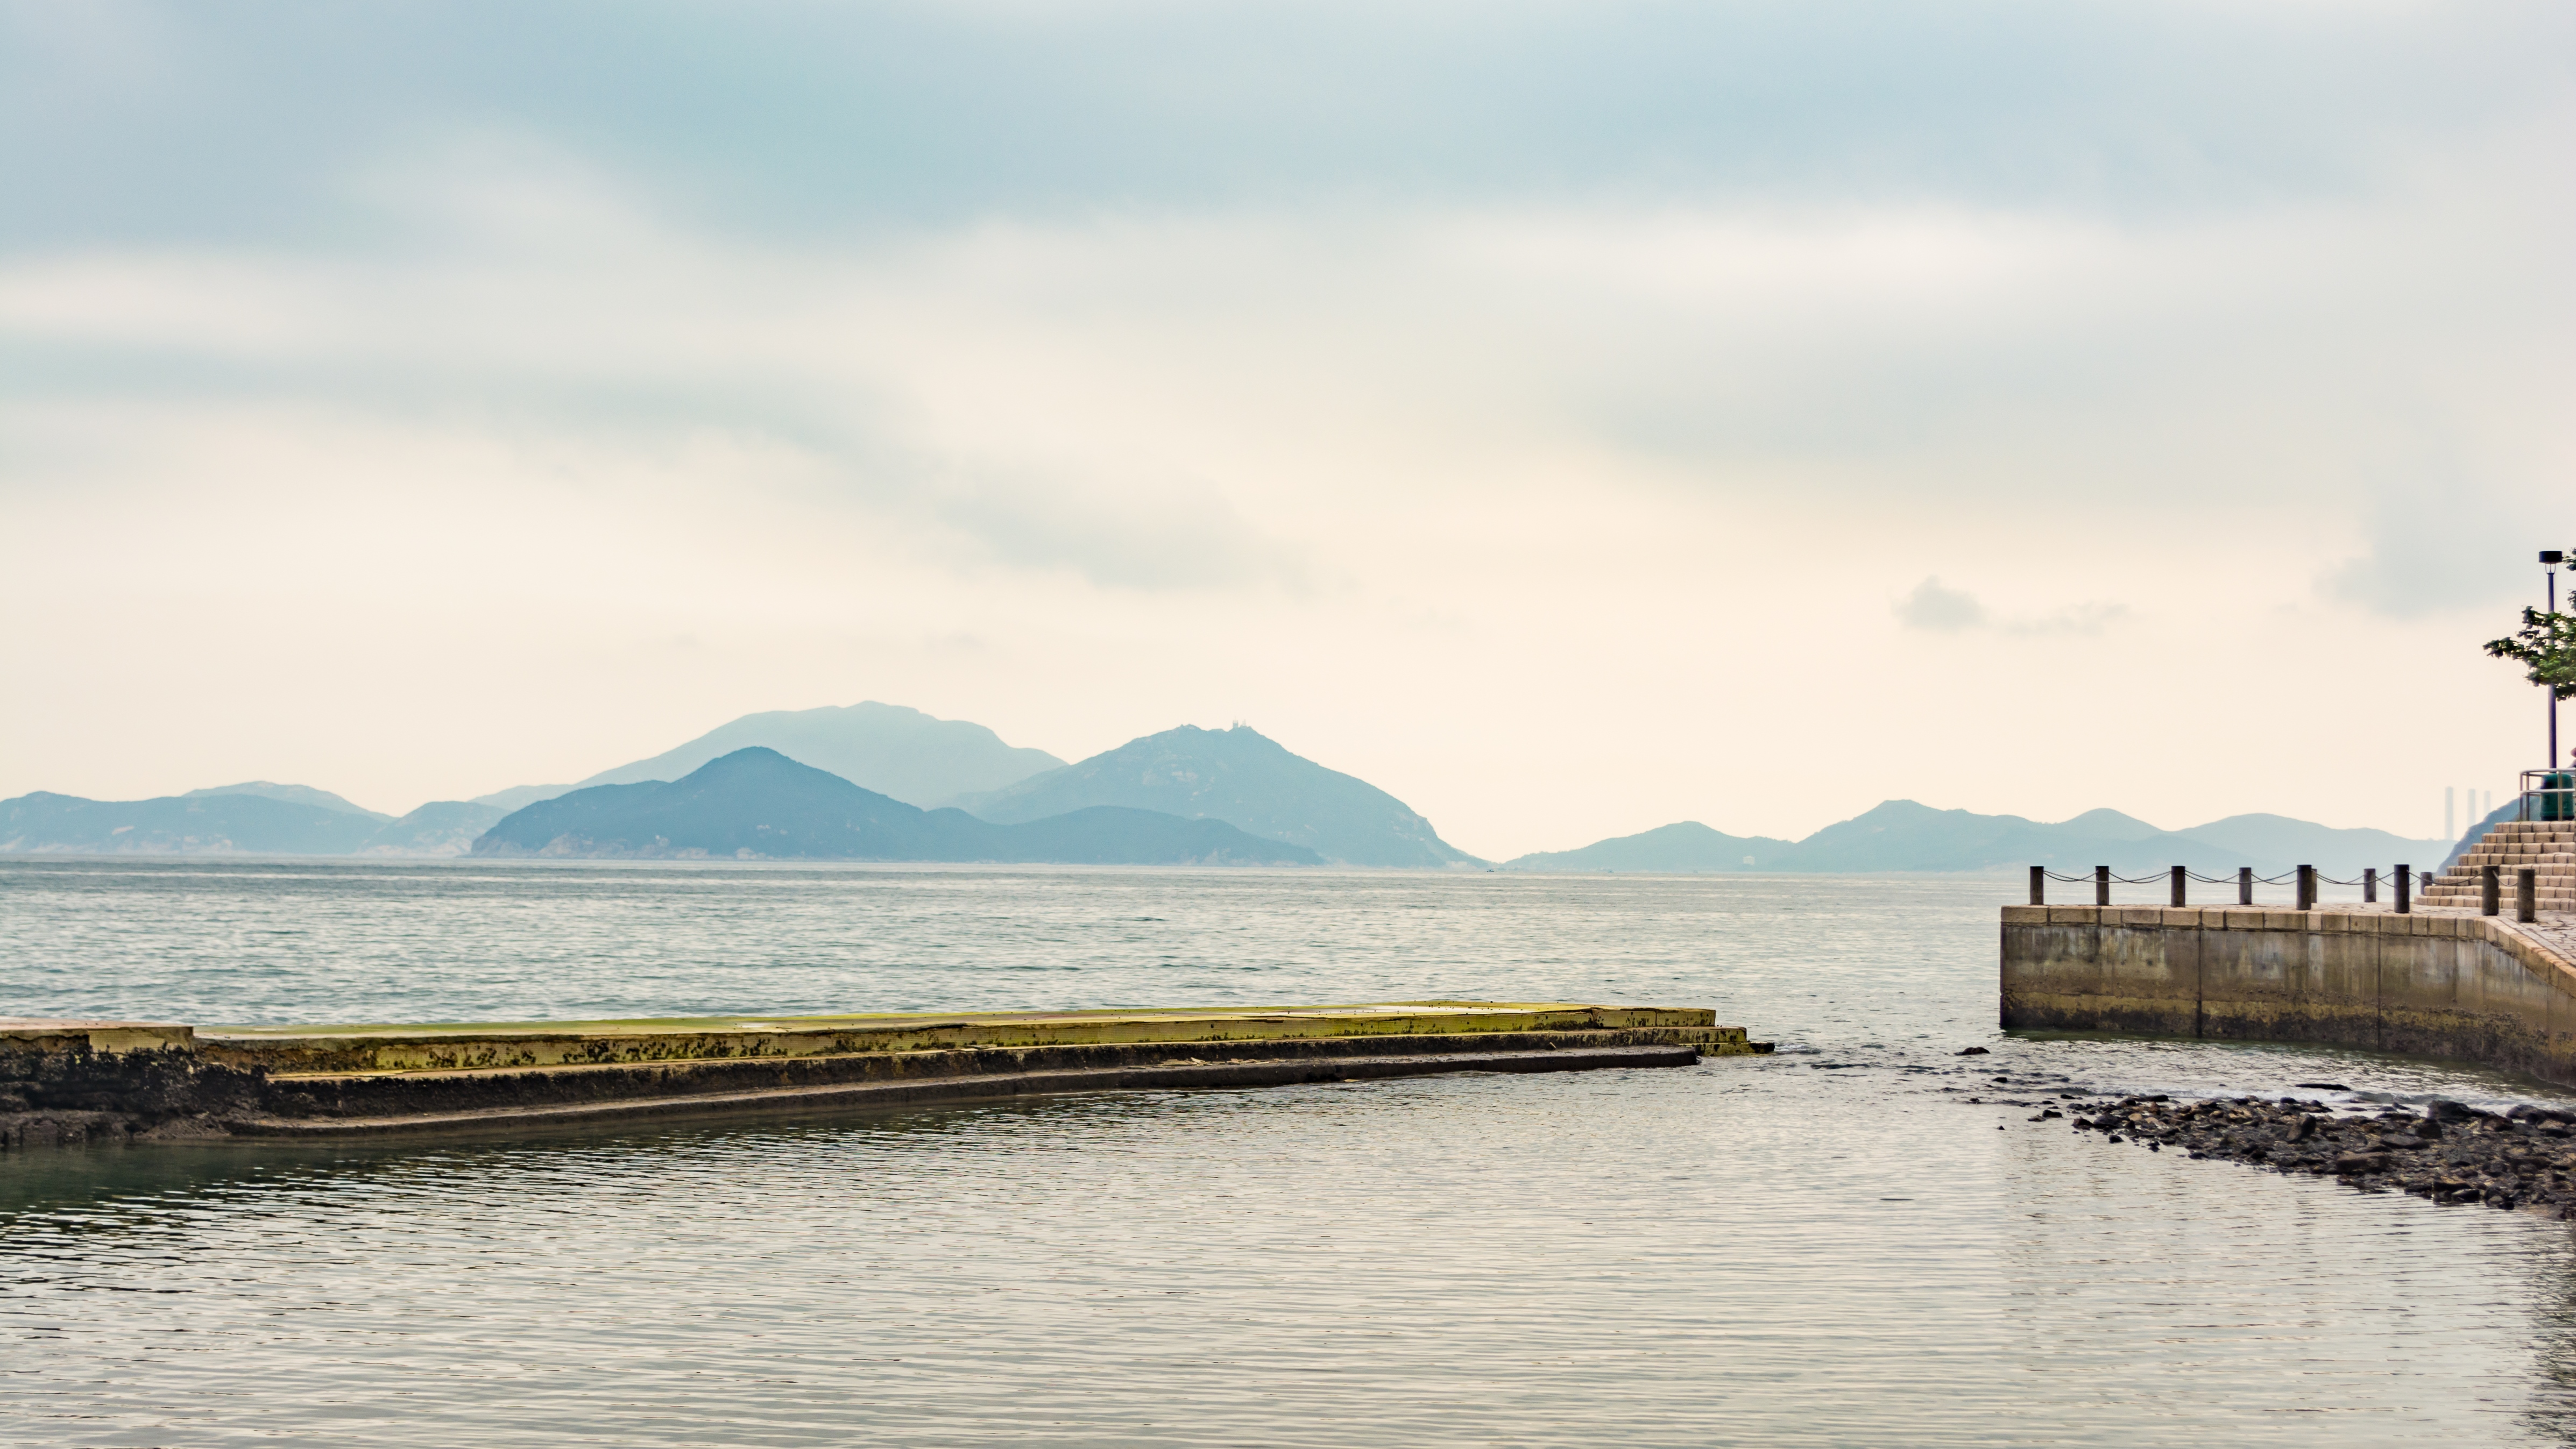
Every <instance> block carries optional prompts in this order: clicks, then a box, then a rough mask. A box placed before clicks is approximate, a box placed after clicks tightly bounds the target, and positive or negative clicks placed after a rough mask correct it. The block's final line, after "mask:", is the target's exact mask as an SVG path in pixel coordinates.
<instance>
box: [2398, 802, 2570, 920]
mask: <svg viewBox="0 0 2576 1449" xmlns="http://www.w3.org/2000/svg"><path fill="white" fill-rule="evenodd" d="M2490 865H2493V866H2501V867H2503V870H2502V871H2501V872H2500V874H2501V876H2502V880H2501V882H2500V885H2501V893H2500V895H2499V897H2498V904H2499V906H2501V907H2502V909H2503V911H2504V913H2505V914H2506V915H2508V916H2510V915H2512V914H2513V887H2514V872H2515V871H2517V870H2520V869H2521V868H2523V867H2524V866H2530V867H2533V868H2534V869H2536V870H2538V871H2539V872H2540V908H2541V909H2542V910H2544V911H2576V822H2570V821H2565V820H2508V821H2504V822H2502V823H2501V824H2498V825H2496V826H2494V827H2493V828H2491V829H2489V830H2488V831H2487V833H2486V834H2485V835H2484V836H2483V837H2481V838H2480V839H2479V841H2478V843H2477V844H2476V845H2475V846H2473V847H2472V848H2471V849H2470V850H2469V852H2468V854H2466V855H2463V856H2461V857H2460V858H2459V860H2458V861H2457V862H2456V863H2454V864H2453V865H2452V867H2451V868H2450V869H2449V870H2446V871H2444V872H2442V874H2441V876H2440V877H2439V878H2438V879H2436V880H2435V881H2434V882H2433V884H2431V885H2430V886H2427V887H2426V888H2425V890H2424V894H2423V896H2422V897H2421V899H2422V900H2423V902H2424V904H2426V905H2428V906H2466V907H2467V908H2469V909H2470V910H2473V911H2474V910H2476V909H2477V908H2478V873H2479V871H2480V870H2481V868H2483V867H2486V866H2490Z"/></svg>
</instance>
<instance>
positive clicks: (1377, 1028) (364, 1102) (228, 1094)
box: [0, 1001, 1770, 1149]
mask: <svg viewBox="0 0 2576 1449" xmlns="http://www.w3.org/2000/svg"><path fill="white" fill-rule="evenodd" d="M1769 1050H1770V1047H1769V1045H1768V1044H1767V1043H1761V1042H1754V1041H1751V1040H1748V1038H1747V1033H1746V1031H1745V1029H1744V1028H1742V1027H1733V1026H1720V1025H1718V1024H1717V1020H1716V1014H1715V1013H1714V1012H1711V1011H1708V1010H1705V1009H1700V1008H1688V1007H1652V1006H1599V1005H1582V1004H1575V1003H1566V1002H1497V1001H1405V1002H1384V1003H1373V1004H1363V1005H1348V1006H1282V1007H1254V1008H1178V1009H1150V1010H1101V1011H1002V1012H963V1013H957V1012H938V1013H864V1014H855V1015H834V1016H747V1017H697V1018H685V1019H654V1020H635V1021H580V1022H481V1023H475V1022H462V1023H441V1024H428V1025H359V1026H337V1027H221V1028H215V1027H204V1028H201V1027H194V1026H187V1025H179V1024H173V1023H156V1022H122V1021H55V1020H34V1019H23V1018H0V1149H17V1148H23V1147H28V1146H35V1145H41V1144H44V1143H49V1142H52V1143H60V1142H79V1141H90V1140H113V1139H122V1138H141V1139H145V1140H160V1141H169V1140H181V1139H187V1138H208V1137H233V1136H294V1137H311V1136H321V1135H338V1134H349V1133H377V1132H396V1131H418V1130H426V1129H466V1128H478V1129H495V1128H497V1129H507V1128H510V1127H512V1126H520V1125H530V1126H532V1125H538V1124H545V1123H555V1122H562V1121H572V1120H594V1119H602V1118H613V1117H627V1116H641V1115H657V1114H661V1115H667V1114H675V1113H682V1114H685V1113H709V1112H735V1111H743V1110H748V1109H756V1108H771V1109H776V1108H819V1107H834V1106H862V1105H886V1106H896V1105H905V1104H912V1103H926V1102H941V1101H965V1100H973V1099H979V1098H995V1097H1011V1096H1024V1095H1032V1094H1040V1093H1056V1092H1073V1091H1098V1090H1105V1089H1115V1088H1136V1087H1157V1088H1177V1087H1240V1086H1268V1085H1281V1084H1287V1083H1294V1082H1318V1081H1357V1080H1370V1079H1374V1078H1380V1077H1399V1076H1423V1075H1431V1074H1436V1073H1444V1072H1462V1071H1480V1072H1552V1071H1583V1070H1590V1069H1594V1068H1602V1067H1661V1066H1686V1065H1689V1064H1690V1063H1693V1062H1696V1061H1698V1060H1700V1059H1701V1058H1702V1057H1705V1056H1740V1055H1754V1054H1759V1053H1762V1052H1767V1051H1769Z"/></svg>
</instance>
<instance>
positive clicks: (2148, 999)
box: [2001, 904, 2576, 1085]
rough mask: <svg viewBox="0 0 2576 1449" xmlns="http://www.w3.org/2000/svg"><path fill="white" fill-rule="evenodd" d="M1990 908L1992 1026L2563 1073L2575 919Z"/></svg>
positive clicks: (2550, 1077)
mask: <svg viewBox="0 0 2576 1449" xmlns="http://www.w3.org/2000/svg"><path fill="white" fill-rule="evenodd" d="M2535 916H2536V918H2535V919H2534V920H2533V921H2530V922H2527V923H2526V922H2520V921H2515V920H2510V919H2507V918H2506V917H2504V916H2502V915H2485V914H2481V913H2479V912H2478V911H2474V910H2467V909H2461V908H2458V907H2453V906H2434V907H2431V908H2422V907H2419V908H2416V909H2414V910H2411V911H2408V912H2404V913H2400V912H2398V911H2396V910H2394V909H2392V908H2390V907H2389V906H2388V905H2384V904H2382V905H2350V906H2334V907H2325V908H2319V909H2314V910H2306V911H2292V910H2276V909H2271V908H2268V907H2253V906H2224V907H2221V906H2208V907H2179V908H2177V907H2162V906H2053V905H2041V906H2006V907H2005V908H2004V910H2003V969H2002V992H2001V998H2002V1000H2001V1006H2002V1011H2001V1016H2002V1023H2003V1025H2004V1026H2005V1027H2006V1028H2007V1029H2012V1030H2056V1031H2106V1032H2125V1033H2136V1034H2142V1035H2153V1036H2179V1037H2200V1038H2205V1039H2211V1040H2227V1041H2282V1042H2318V1043H2330V1044H2333V1045H2338V1046H2353V1047H2364V1048H2369V1049H2373V1050H2379V1051H2390V1052H2404V1053H2409V1054H2413V1055H2418V1056H2432V1057H2448V1058H2451V1059H2454V1060H2459V1061H2470V1062H2478V1063H2481V1064H2483V1065H2486V1066H2491V1067H2499V1068H2503V1069H2505V1070H2508V1071H2519V1072H2527V1073H2529V1074H2531V1075H2533V1076H2536V1077H2540V1078H2542V1079H2544V1080H2547V1081H2551V1082H2556V1083H2559V1084H2562V1085H2576V915H2569V914H2566V913H2561V912H2554V911H2553V912H2536V913H2535Z"/></svg>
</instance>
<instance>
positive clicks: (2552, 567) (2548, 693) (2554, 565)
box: [2540, 548, 2567, 770]
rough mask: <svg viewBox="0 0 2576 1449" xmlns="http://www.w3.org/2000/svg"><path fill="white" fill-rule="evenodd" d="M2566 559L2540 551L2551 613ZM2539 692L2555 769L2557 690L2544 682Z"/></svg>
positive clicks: (2550, 550) (2559, 551) (2563, 555)
mask: <svg viewBox="0 0 2576 1449" xmlns="http://www.w3.org/2000/svg"><path fill="white" fill-rule="evenodd" d="M2566 561H2567V554H2566V552H2565V551H2564V550H2562V549H2555V548H2544V549H2542V550H2541V551H2540V566H2541V568H2542V570H2543V576H2544V577H2545V578H2547V580H2548V583H2547V584H2545V585H2543V587H2544V588H2546V589H2547V590H2548V593H2547V594H2546V596H2545V597H2546V598H2547V601H2548V604H2549V612H2550V613H2553V614H2555V613H2557V612H2558V566H2559V565H2560V564H2562V563H2565V562H2566ZM2540 693H2541V695H2542V697H2544V698H2546V699H2547V700H2548V701H2549V762H2548V763H2549V768H2551V769H2553V770H2555V769H2557V768H2558V691H2557V690H2555V689H2552V688H2550V687H2549V686H2548V685H2546V684H2544V685H2542V686H2540Z"/></svg>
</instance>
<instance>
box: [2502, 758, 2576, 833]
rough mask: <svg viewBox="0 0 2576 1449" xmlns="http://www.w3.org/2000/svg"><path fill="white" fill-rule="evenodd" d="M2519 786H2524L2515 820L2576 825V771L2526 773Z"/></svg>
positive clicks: (2526, 771) (2514, 816) (2516, 807)
mask: <svg viewBox="0 0 2576 1449" xmlns="http://www.w3.org/2000/svg"><path fill="white" fill-rule="evenodd" d="M2535 781H2537V782H2538V783H2536V784H2535V783H2533V782H2535ZM2515 783H2516V784H2518V785H2520V786H2521V787H2522V789H2521V797H2522V798H2521V800H2520V801H2519V803H2518V804H2517V805H2516V806H2515V809H2514V813H2513V818H2514V819H2515V820H2517V821H2523V820H2550V821H2567V822H2570V823H2576V770H2525V771H2523V772H2522V774H2521V776H2520V777H2519V778H2518V779H2517V780H2516V782H2515Z"/></svg>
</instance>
